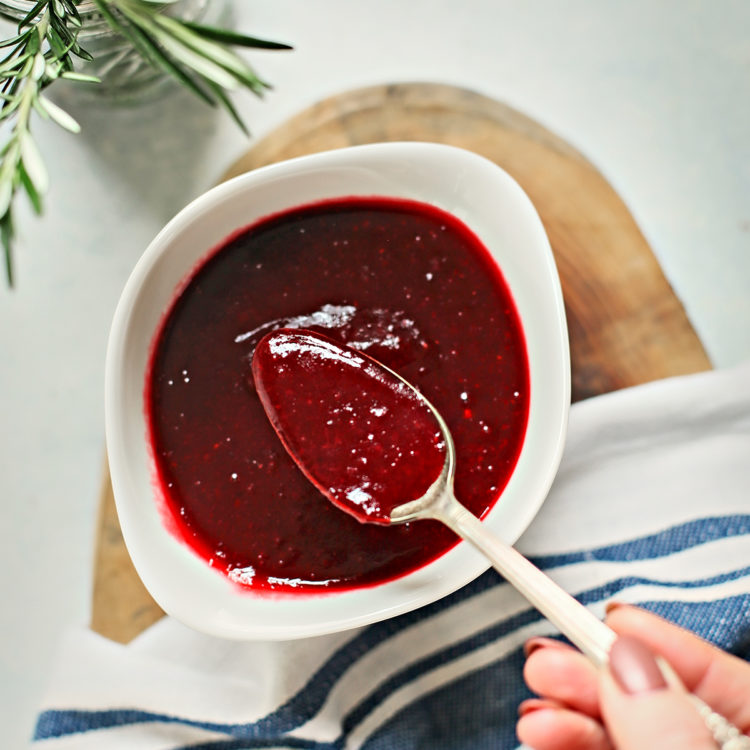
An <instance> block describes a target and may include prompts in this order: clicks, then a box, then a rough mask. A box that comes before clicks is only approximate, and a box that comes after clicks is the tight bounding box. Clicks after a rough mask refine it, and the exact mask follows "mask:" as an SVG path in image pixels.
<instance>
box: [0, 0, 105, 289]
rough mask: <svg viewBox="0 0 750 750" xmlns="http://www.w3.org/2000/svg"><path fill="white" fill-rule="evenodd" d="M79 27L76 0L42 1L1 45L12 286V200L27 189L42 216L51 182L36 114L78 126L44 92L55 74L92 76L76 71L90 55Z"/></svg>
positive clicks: (1, 185) (0, 215) (2, 181)
mask: <svg viewBox="0 0 750 750" xmlns="http://www.w3.org/2000/svg"><path fill="white" fill-rule="evenodd" d="M80 28H81V19H80V16H79V14H78V10H77V8H76V6H75V4H74V2H73V0H40V1H39V2H37V3H36V4H35V5H34V6H33V7H32V8H31V10H30V11H29V13H28V14H27V15H26V16H25V17H24V18H23V19H22V20H21V21H20V23H19V24H18V33H17V35H16V36H14V37H13V38H11V39H7V40H5V41H3V42H2V43H0V47H3V48H6V49H7V48H9V51H8V52H7V54H6V55H5V57H4V58H3V59H2V60H0V123H5V122H8V121H10V122H11V123H12V124H11V125H10V132H9V135H8V140H7V141H6V143H5V145H4V146H3V148H2V150H0V158H2V162H0V240H1V241H2V244H3V248H4V255H5V271H6V277H7V279H8V283H9V285H12V284H13V262H12V253H11V246H12V240H13V213H12V203H13V198H14V197H15V195H16V193H17V192H18V191H19V190H20V189H23V191H24V192H25V193H26V195H27V196H28V198H29V201H30V202H31V206H32V208H33V209H34V211H35V212H36V213H37V214H40V213H41V212H42V196H43V195H44V193H45V192H46V190H47V184H48V177H47V170H46V169H45V166H44V162H43V160H42V157H41V156H40V154H39V150H38V149H37V147H36V143H35V142H34V139H33V138H32V136H31V117H32V113H34V112H36V113H37V114H38V115H40V116H41V117H43V118H44V119H51V120H53V121H55V122H56V123H57V124H58V125H60V126H62V127H64V128H66V129H67V130H70V131H72V132H77V131H78V130H79V129H80V128H79V126H78V123H77V122H76V121H75V120H74V119H73V118H72V117H71V116H70V115H69V114H67V113H66V112H64V111H63V110H62V109H60V107H58V106H57V105H56V104H54V103H53V102H52V101H50V100H49V99H48V98H47V97H46V96H44V95H43V94H42V91H43V90H44V89H45V88H46V87H47V86H49V84H50V83H52V81H54V80H56V79H57V78H72V79H76V80H91V77H90V76H82V75H79V74H77V73H75V72H74V71H73V60H72V57H73V55H75V56H77V57H79V58H82V59H84V60H88V59H91V56H90V55H89V54H88V53H87V52H86V51H85V50H83V49H82V48H81V47H80V46H79V45H78V42H77V36H78V30H79V29H80ZM94 80H95V79H94Z"/></svg>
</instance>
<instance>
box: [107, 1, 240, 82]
mask: <svg viewBox="0 0 750 750" xmlns="http://www.w3.org/2000/svg"><path fill="white" fill-rule="evenodd" d="M121 10H122V12H123V15H125V16H127V18H128V20H129V21H130V22H131V23H132V24H134V25H135V26H138V27H139V28H141V29H142V30H143V31H145V32H147V33H148V34H149V35H151V36H152V38H153V39H154V40H155V41H156V42H157V43H158V45H159V46H160V47H161V48H162V49H163V50H164V51H165V52H167V53H169V54H170V55H171V56H172V57H173V58H175V60H177V61H179V62H181V63H182V64H183V65H185V66H187V67H188V68H192V69H193V70H194V71H195V72H196V73H198V74H199V75H201V76H203V77H204V78H206V79H208V80H210V81H213V82H214V83H216V84H217V85H219V86H221V87H222V88H225V89H229V90H232V89H235V88H237V81H236V80H235V78H234V76H232V75H230V74H229V73H227V72H226V71H225V70H224V69H223V68H222V67H221V65H219V64H218V63H216V62H214V61H213V60H212V59H210V58H206V57H203V56H202V55H201V54H199V53H197V52H195V51H194V50H193V49H191V48H190V47H189V46H187V45H186V44H184V43H182V42H181V40H179V39H178V38H177V37H176V36H175V35H173V34H169V33H164V30H163V29H162V28H160V25H159V24H160V23H161V21H163V19H164V17H163V16H159V15H157V16H156V18H157V19H158V22H155V21H154V20H153V18H152V16H151V15H148V14H147V13H145V12H144V11H140V12H139V11H135V10H133V9H132V8H130V6H129V5H126V4H125V5H123V6H122V7H121ZM170 20H172V19H170Z"/></svg>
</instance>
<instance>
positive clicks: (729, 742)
mask: <svg viewBox="0 0 750 750" xmlns="http://www.w3.org/2000/svg"><path fill="white" fill-rule="evenodd" d="M430 512H431V515H432V517H433V518H434V519H435V520H437V521H442V522H443V523H444V524H445V525H446V526H448V527H449V528H451V529H452V530H453V531H454V532H455V533H456V534H458V535H459V536H460V537H462V538H463V539H466V541H468V542H470V543H471V544H473V545H474V546H475V547H476V548H477V549H478V550H479V551H480V552H482V553H483V554H484V555H485V556H486V557H487V558H488V559H489V560H490V562H492V565H493V566H494V568H495V569H496V570H497V571H498V573H500V574H501V575H502V576H503V577H504V578H505V580H507V581H508V583H510V584H511V585H512V586H514V587H515V588H516V589H517V590H518V591H519V592H520V593H521V594H523V595H524V596H525V597H526V599H527V600H528V601H529V602H530V603H531V604H533V605H534V607H536V609H538V610H539V611H540V612H541V613H542V614H543V615H544V616H545V617H546V618H547V619H548V620H549V621H550V622H551V623H552V624H553V625H555V626H556V627H557V628H558V630H560V632H561V633H563V634H565V635H566V636H567V637H568V638H569V639H570V640H571V642H572V643H574V644H575V645H576V646H578V648H579V649H580V650H581V651H582V652H583V653H584V654H585V655H586V656H587V657H588V658H589V659H591V661H592V662H593V663H594V664H596V665H597V666H599V667H603V666H605V665H606V664H607V662H608V661H609V650H610V648H611V646H612V644H613V643H614V641H615V638H616V637H617V636H616V635H615V632H614V631H613V630H612V629H611V628H609V627H608V626H607V625H605V624H604V623H603V622H602V621H601V620H600V619H599V618H598V617H596V616H595V615H593V614H592V613H591V612H589V610H588V609H586V607H584V606H583V604H581V603H580V602H579V601H578V600H576V599H574V598H573V597H572V596H571V595H570V594H569V593H568V592H567V591H565V590H564V589H562V588H560V586H558V585H557V584H556V583H555V582H554V581H553V580H552V579H551V578H549V577H548V576H547V575H546V574H545V573H542V571H541V570H539V568H537V567H536V565H534V564H533V563H531V562H529V560H527V559H526V558H525V557H524V556H523V555H522V554H521V553H520V552H517V551H516V550H515V549H514V548H513V547H511V546H510V545H509V544H506V543H505V542H503V541H502V540H501V539H499V538H498V537H497V536H495V535H494V534H493V533H492V532H490V531H488V530H487V529H486V528H485V526H484V524H483V523H482V522H481V521H480V520H479V519H478V518H477V517H476V516H475V515H474V514H473V513H471V512H469V511H468V510H467V509H466V508H464V506H463V505H461V503H459V502H458V500H456V498H455V497H453V495H452V494H451V493H448V492H446V493H444V497H443V498H442V501H441V502H438V503H436V504H435V505H433V506H432V507H431V508H430ZM657 664H658V666H659V669H660V670H661V673H662V675H664V678H665V680H666V681H667V684H668V685H670V686H671V687H672V688H673V689H675V690H679V691H681V692H684V693H688V691H687V690H686V688H685V686H684V684H683V683H682V681H681V680H680V678H679V677H678V675H677V673H676V672H675V671H674V669H673V668H672V667H671V666H670V665H669V664H668V663H667V662H666V661H665V660H664V659H663V658H661V657H659V658H657ZM688 694H689V696H690V699H691V700H692V701H693V702H694V703H695V706H696V708H697V710H698V713H699V714H700V716H701V718H702V719H703V721H704V723H705V724H706V727H707V728H708V730H709V731H710V732H711V734H712V736H713V737H714V739H715V740H716V743H717V745H718V747H719V748H721V750H750V737H747V736H746V735H743V734H742V732H741V731H740V730H739V729H738V728H737V727H736V726H734V724H732V723H731V722H730V721H729V720H727V719H726V718H725V717H724V716H722V715H720V714H717V713H716V712H715V711H714V710H713V709H712V708H711V707H710V706H708V705H707V704H706V703H705V702H704V701H702V700H701V699H700V698H698V696H696V695H693V694H690V693H688Z"/></svg>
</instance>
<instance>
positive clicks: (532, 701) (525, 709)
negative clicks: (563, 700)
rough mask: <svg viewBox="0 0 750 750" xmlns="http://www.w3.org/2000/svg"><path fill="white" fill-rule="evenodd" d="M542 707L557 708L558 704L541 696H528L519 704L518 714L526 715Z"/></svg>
mask: <svg viewBox="0 0 750 750" xmlns="http://www.w3.org/2000/svg"><path fill="white" fill-rule="evenodd" d="M542 708H558V705H557V704H556V703H552V702H551V701H546V700H543V699H541V698H528V699H527V700H525V701H521V703H520V704H519V706H518V715H519V717H520V716H526V715H528V714H530V713H533V712H534V711H539V710H540V709H542Z"/></svg>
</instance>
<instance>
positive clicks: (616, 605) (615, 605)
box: [604, 602, 628, 614]
mask: <svg viewBox="0 0 750 750" xmlns="http://www.w3.org/2000/svg"><path fill="white" fill-rule="evenodd" d="M627 606H628V605H627V604H625V602H608V603H607V605H606V606H605V607H604V612H605V613H606V614H609V613H610V612H614V611H615V610H616V609H620V608H621V607H627Z"/></svg>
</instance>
